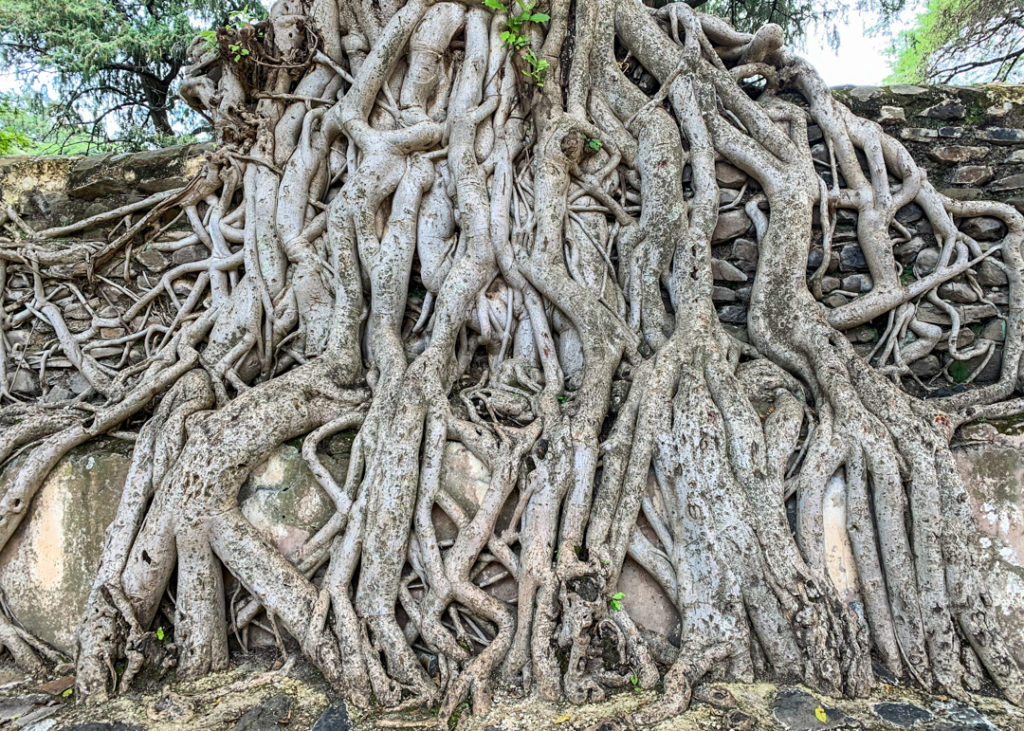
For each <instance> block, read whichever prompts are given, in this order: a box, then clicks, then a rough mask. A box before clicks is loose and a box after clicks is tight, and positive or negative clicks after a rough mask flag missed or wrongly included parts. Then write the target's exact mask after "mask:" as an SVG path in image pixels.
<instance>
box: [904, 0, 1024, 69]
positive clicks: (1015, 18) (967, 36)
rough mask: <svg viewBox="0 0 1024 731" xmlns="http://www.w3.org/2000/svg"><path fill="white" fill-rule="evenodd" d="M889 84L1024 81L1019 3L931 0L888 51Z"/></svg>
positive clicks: (1023, 11) (1023, 20)
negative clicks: (889, 64) (889, 59)
mask: <svg viewBox="0 0 1024 731" xmlns="http://www.w3.org/2000/svg"><path fill="white" fill-rule="evenodd" d="M890 54H891V55H892V56H893V74H892V76H891V77H890V78H889V79H888V81H890V82H900V83H927V82H942V83H950V82H956V83H980V82H989V81H995V82H1010V83H1014V82H1017V83H1019V82H1022V81H1024V4H1022V3H1021V2H1020V0H928V4H927V6H926V7H925V10H924V12H922V13H921V14H920V15H918V16H917V20H916V23H915V24H914V26H913V27H912V28H910V29H909V30H906V31H903V32H901V33H900V34H899V35H898V36H897V37H896V39H895V41H894V42H893V45H892V47H891V49H890Z"/></svg>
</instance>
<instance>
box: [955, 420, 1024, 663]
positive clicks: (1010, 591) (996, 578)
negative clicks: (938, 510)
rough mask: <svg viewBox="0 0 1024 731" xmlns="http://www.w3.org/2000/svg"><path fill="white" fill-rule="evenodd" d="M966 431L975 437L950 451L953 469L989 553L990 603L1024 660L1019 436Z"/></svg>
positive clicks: (1023, 447) (1023, 441)
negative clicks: (961, 480) (962, 484)
mask: <svg viewBox="0 0 1024 731" xmlns="http://www.w3.org/2000/svg"><path fill="white" fill-rule="evenodd" d="M986 427H987V428H986ZM970 434H971V435H973V436H975V437H977V438H976V439H974V440H973V441H969V442H968V443H967V444H965V445H964V446H963V447H961V448H960V449H957V450H955V451H954V454H955V455H956V460H957V467H958V468H959V469H960V474H961V475H962V476H963V478H964V481H965V483H966V486H967V494H968V495H969V496H970V499H971V506H972V508H973V509H974V514H975V518H976V520H977V524H978V527H979V528H980V529H981V531H982V534H983V536H984V537H983V538H982V545H983V546H984V547H985V548H986V549H988V551H989V552H990V557H989V562H988V566H987V580H988V588H989V592H990V594H991V598H992V603H993V605H994V606H995V608H996V611H997V612H999V614H1000V615H1001V616H1002V618H1003V623H1004V625H1005V626H1006V627H1007V628H1009V630H1010V631H1009V632H1008V633H1007V638H1006V639H1007V642H1008V643H1009V645H1010V648H1011V649H1012V651H1013V653H1014V655H1015V656H1016V658H1017V661H1018V662H1020V663H1024V435H1022V434H1016V435H1011V434H1000V433H998V432H997V431H996V430H995V428H993V427H991V426H989V425H978V427H977V428H974V429H973V430H972V431H971V432H970Z"/></svg>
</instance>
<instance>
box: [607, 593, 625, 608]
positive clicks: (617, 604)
mask: <svg viewBox="0 0 1024 731" xmlns="http://www.w3.org/2000/svg"><path fill="white" fill-rule="evenodd" d="M625 598H626V595H625V594H624V593H622V592H621V591H617V592H615V593H614V594H612V598H611V599H610V600H609V601H608V606H609V607H610V608H611V610H612V611H613V612H621V611H622V600H623V599H625Z"/></svg>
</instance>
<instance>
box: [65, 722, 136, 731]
mask: <svg viewBox="0 0 1024 731" xmlns="http://www.w3.org/2000/svg"><path fill="white" fill-rule="evenodd" d="M64 731H142V726H129V725H128V724H127V723H121V722H120V721H114V722H113V723H106V722H99V723H80V724H78V725H77V726H68V727H67V728H66V729H65V730H64Z"/></svg>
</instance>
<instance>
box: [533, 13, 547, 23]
mask: <svg viewBox="0 0 1024 731" xmlns="http://www.w3.org/2000/svg"><path fill="white" fill-rule="evenodd" d="M549 20H551V16H550V15H548V14H547V13H534V14H533V15H531V16H530V21H531V22H533V23H547V22H548V21H549Z"/></svg>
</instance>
